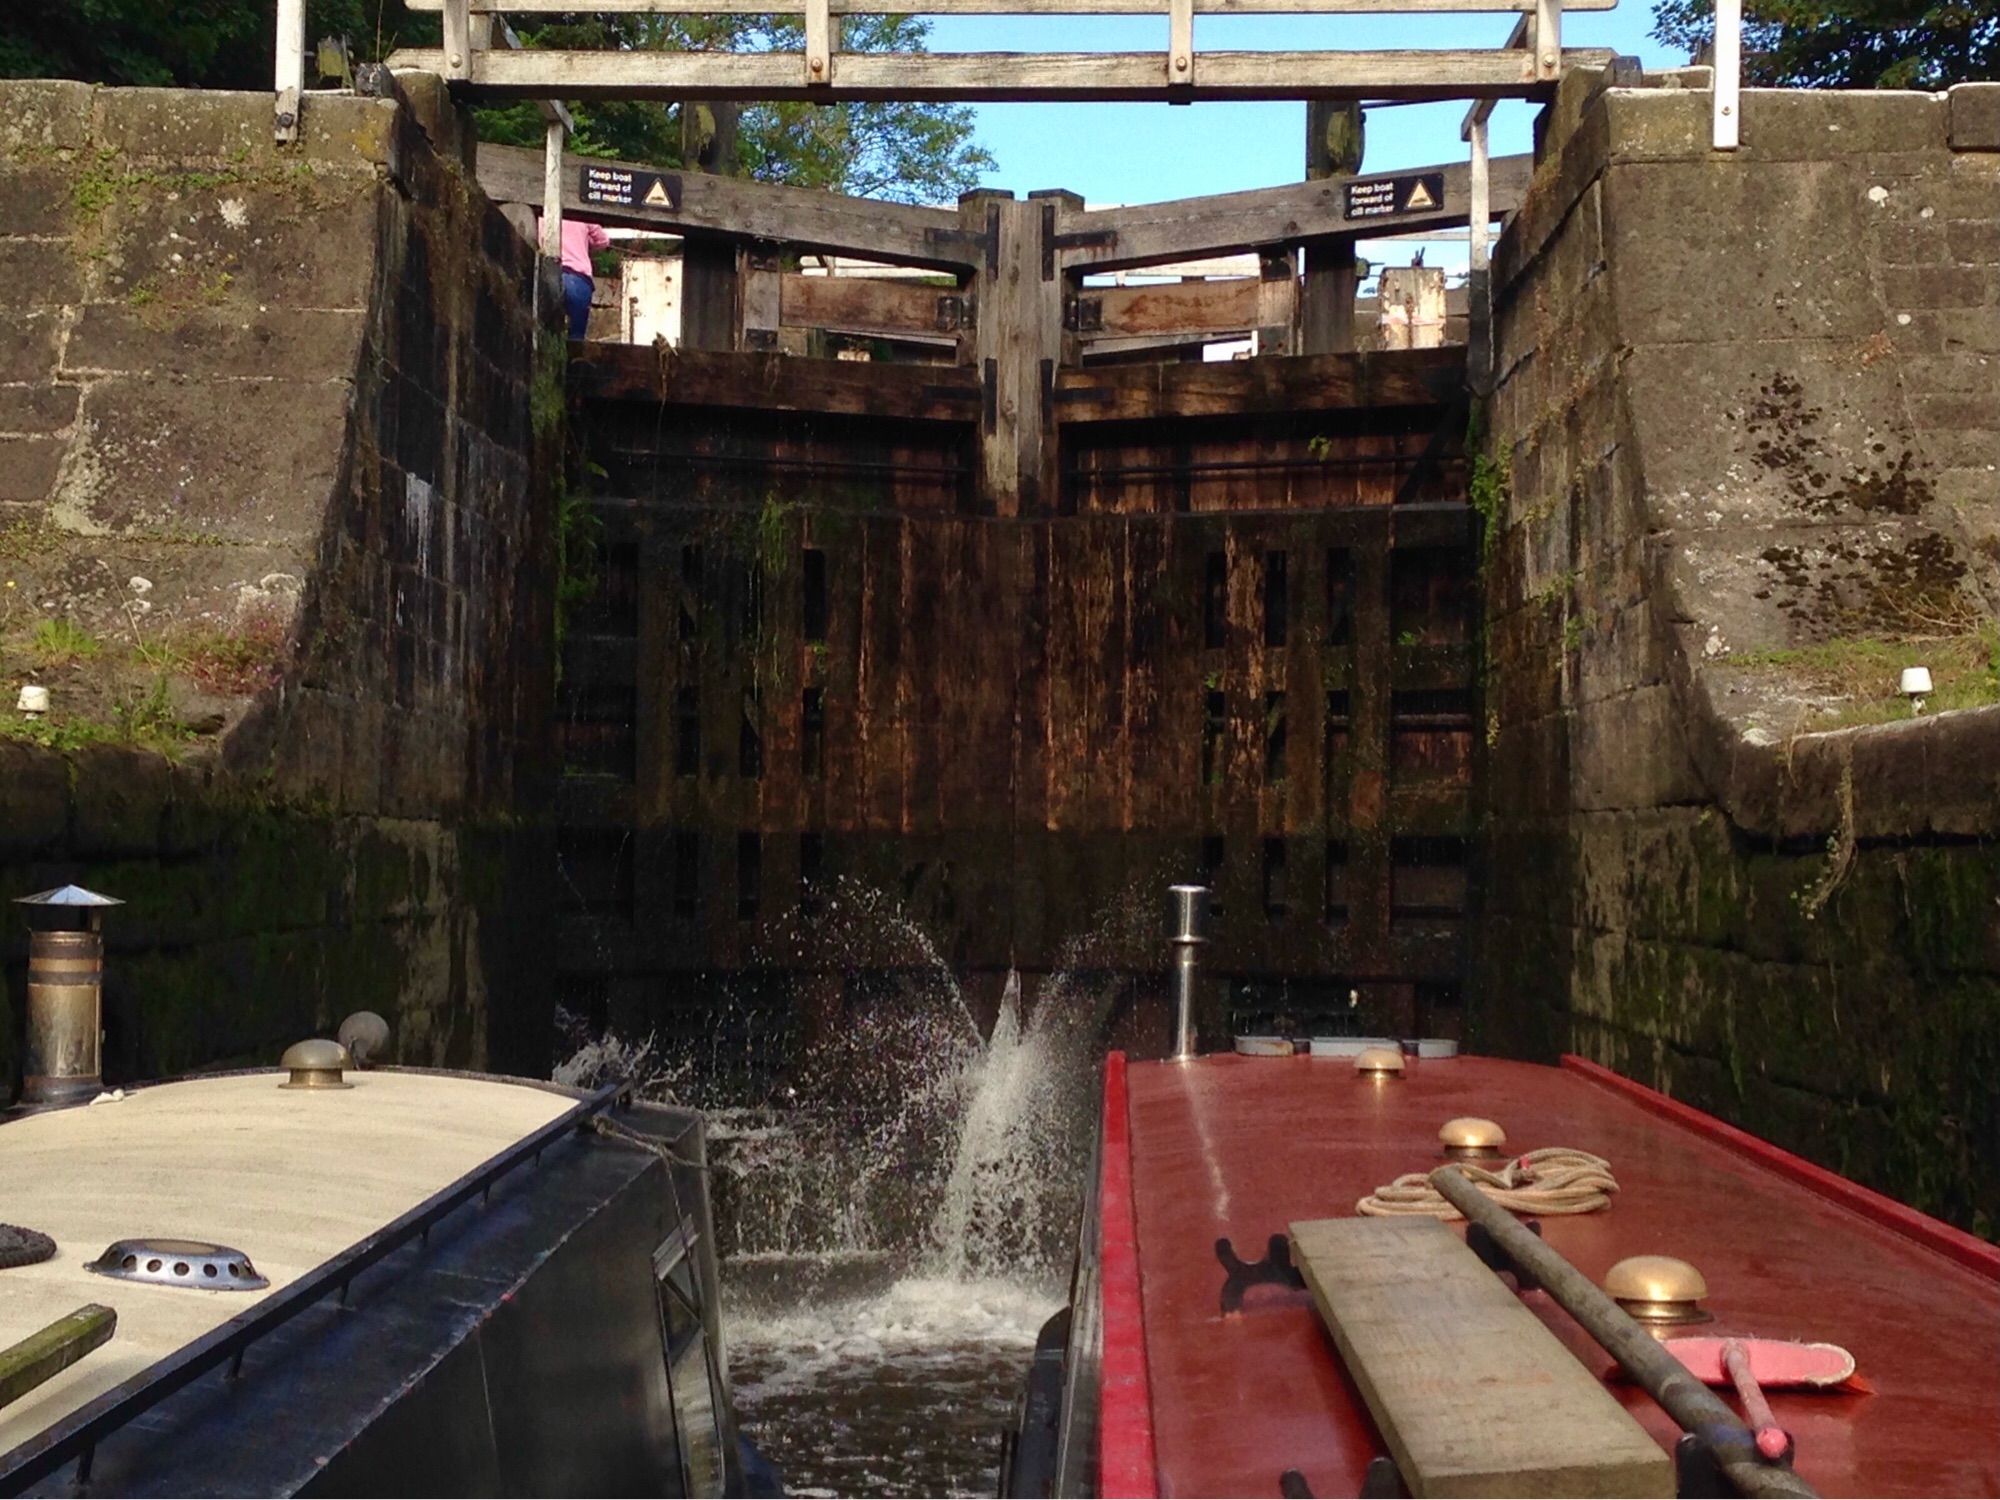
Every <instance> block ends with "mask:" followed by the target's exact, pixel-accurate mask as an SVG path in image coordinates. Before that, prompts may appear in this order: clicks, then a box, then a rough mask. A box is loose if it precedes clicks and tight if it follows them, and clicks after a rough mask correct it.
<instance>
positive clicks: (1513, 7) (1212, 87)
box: [390, 0, 1616, 103]
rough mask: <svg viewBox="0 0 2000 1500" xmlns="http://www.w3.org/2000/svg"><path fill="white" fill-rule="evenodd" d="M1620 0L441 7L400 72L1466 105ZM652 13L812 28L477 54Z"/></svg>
mask: <svg viewBox="0 0 2000 1500" xmlns="http://www.w3.org/2000/svg"><path fill="white" fill-rule="evenodd" d="M1615 3H1616V0H1568V3H1567V6H1565V0H923V4H922V6H921V7H920V10H921V13H922V14H925V15H932V14H936V15H946V14H949V15H1004V16H1021V17H1034V18H1039V19H1042V20H1044V21H1049V20H1055V21H1060V20H1067V19H1074V18H1075V17H1078V16H1088V15H1155V16H1159V17H1160V18H1161V19H1163V20H1164V21H1165V22H1166V23H1167V25H1166V46H1165V48H1164V50H1162V51H1158V52H964V53H931V52H926V53H895V52H885V53H876V52H867V53H863V52H844V51H842V50H841V46H840V25H839V18H840V17H841V16H842V15H843V14H855V13H873V12H875V11H877V10H879V4H878V0H594V3H593V0H585V3H583V4H576V3H572V0H412V9H416V10H431V11H442V12H443V15H444V45H443V46H442V47H441V48H437V49H431V50H423V51H408V52H399V53H397V54H396V55H395V56H394V57H392V58H391V59H390V65H391V66H392V67H397V68H420V69H424V70H426V71H431V72H436V73H440V74H442V75H443V76H444V77H446V78H448V79H452V80H454V81H455V82H458V83H460V84H461V85H463V86H464V87H465V88H466V89H468V90H469V91H471V92H473V93H475V94H478V95H482V96H488V97H496V96H497V97H522V96H526V97H541V96H547V95H559V96H562V97H566V98H592V97H612V98H671V99H702V98H757V99H803V100H809V101H812V100H817V101H824V102H829V103H830V102H834V101H837V100H847V99H868V100H874V99H893V100H982V101H999V100H1103V99H1126V100H1131V99H1160V100H1168V101H1177V102H1188V101H1192V100H1194V99H1201V98H1208V99H1325V98H1335V99H1381V100H1389V99H1458V98H1509V97H1528V96H1533V95H1536V94H1539V93H1542V92H1543V91H1545V90H1546V89H1547V88H1548V86H1549V85H1550V84H1552V83H1553V82H1554V81H1555V80H1556V79H1558V78H1559V77H1561V76H1562V70H1563V68H1564V66H1565V65H1566V64H1568V65H1572V66H1573V65H1576V64H1578V63H1583V64H1586V65H1588V64H1591V63H1593V62H1594V63H1596V64H1600V65H1601V64H1602V63H1603V62H1604V61H1605V60H1607V59H1608V54H1605V53H1592V52H1584V51H1571V52H1567V53H1566V52H1565V51H1564V48H1563V44H1562V15H1563V11H1564V9H1565V8H1567V9H1570V10H1609V9H1611V8H1612V6H1613V5H1614V4H1615ZM502 10H506V11H513V12H515V13H517V14H527V13H531V12H556V11H561V12H576V11H581V12H593V11H594V12H602V13H621V14H627V15H630V14H634V13H646V14H655V15H719V14H743V13H749V14H758V15H765V14H772V15H787V16H799V17H802V18H803V20H804V27H803V30H804V42H805V45H804V47H803V49H802V50H800V51H796V52H793V51H782V52H780V51H773V52H758V53H728V52H660V51H625V52H603V51H540V50H537V51H526V52H517V51H511V50H506V49H501V48H494V47H488V46H481V45H480V40H481V39H480V37H479V35H478V31H477V29H476V27H475V26H474V22H475V21H476V20H478V19H481V18H483V17H486V16H489V15H492V14H495V13H497V12H499V11H502ZM1481 11H1484V12H1495V11H1497V12H1521V13H1524V15H1525V16H1526V17H1527V19H1528V21H1529V25H1528V27H1527V32H1526V42H1527V45H1526V46H1525V47H1518V48H1510V47H1504V46H1503V47H1480V48H1448V49H1437V50H1415V49H1396V50H1390V51H1362V50H1340V51H1293V50H1288V51H1283V52H1248V51H1236V50H1208V51H1202V50H1199V49H1197V47H1196V45H1195V24H1194V23H1195V17H1196V16H1197V15H1205V16H1208V15H1247V14H1282V15H1331V14H1361V15H1398V14H1408V13H1414V12H1425V13H1437V12H1481Z"/></svg>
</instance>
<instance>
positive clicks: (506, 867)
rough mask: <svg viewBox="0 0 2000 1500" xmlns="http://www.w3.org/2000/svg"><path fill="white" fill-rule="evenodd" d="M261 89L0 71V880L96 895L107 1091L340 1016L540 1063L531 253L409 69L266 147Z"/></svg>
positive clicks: (540, 658)
mask: <svg viewBox="0 0 2000 1500" xmlns="http://www.w3.org/2000/svg"><path fill="white" fill-rule="evenodd" d="M270 108H271V106H270V101H269V98H268V97H267V96H264V95H248V94H240V95H239V94H217V93H193V92H183V91H169V90H150V89H93V88H90V87H88V86H85V85H81V84H70V83H58V82H32V83H8V84H4V85H0V121H4V123H0V265H4V266H5V268H6V269H5V274H4V275H0V302H4V303H5V304H6V308H5V314H4V316H5V318H6V321H7V323H8V325H9V335H8V338H7V339H6V340H5V347H4V350H0V578H4V580H5V581H6V583H7V584H8V585H9V586H8V587H7V588H6V590H5V597H6V603H5V605H0V608H5V609H6V610H7V618H6V619H5V620H4V621H0V653H4V655H5V656H6V658H7V660H6V669H7V670H6V676H7V681H8V686H7V703H6V705H5V709H6V712H7V713H8V714H9V716H10V718H11V719H12V720H13V722H12V723H11V724H10V726H9V727H10V735H9V737H5V738H0V896H4V897H8V898H12V897H16V896H21V895H25V894H27V893H29V892H31V891H35V890H39V889H42V888H44V887H47V886H50V885H54V884H58V883H60V882H63V881H69V880H77V881H81V882H82V883H84V884H87V885H89V886H91V887H94V888H96V889H100V890H103V891H105V892H107V893H109V894H112V895H115V896H119V897H122V898H124V899H125V900H126V901H127V903H128V905H127V906H125V907H124V908H122V909H120V910H118V911H115V912H113V913H112V914H111V916H110V919H109V921H108V922H107V924H106V925H107V939H108V948H109V955H108V959H109V961H108V965H107V993H106V1027H107V1033H108V1035H107V1052H106V1071H107V1076H110V1077H112V1078H114V1079H117V1080H129V1079H133V1078H145V1077H155V1076H160V1075H162V1074H169V1073H174V1072H177V1071H181V1070H185V1069H189V1068H193V1067H197V1066H201V1065H206V1064H214V1063H218V1062H232V1061H241V1062H256V1063H261V1064H269V1063H270V1062H272V1061H274V1060H275V1058H276V1056H277V1054H278V1051H279V1050H280V1049H281V1048H282V1047H283V1046H285V1045H286V1044H287V1043H289V1042H291V1041H293V1040H296V1039H297V1038H299V1037H300V1036H303V1035H307V1034H310V1033H312V1032H314V1031H316V1030H317V1031H327V1030H328V1029H329V1028H330V1027H331V1026H332V1025H334V1024H337V1023H338V1021H339V1019H340V1018H341V1016H343V1015H344V1014H346V1013H347V1012H349V1011H352V1010H356V1009H361V1008H371V1009H374V1010H377V1011H380V1012H381V1013H382V1014H384V1015H385V1016H388V1017H389V1018H390V1019H391V1021H392V1023H393V1024H394V1026H395V1048H396V1055H397V1057H398V1059H399V1060H401V1061H404V1062H410V1063H430V1064H443V1065H451V1066H465V1067H478V1066H489V1065H490V1066H495V1067H501V1068H514V1069H525V1070H531V1071H533V1070H540V1069H544V1068H545V1067H546V1065H547V1059H546V1053H547V1047H548V1041H547V1021H548V1015H549V1008H550V1000H549V985H548V981H547V966H546V952H547V944H546V942H545V941H543V940H542V937H541V935H540V931H539V929H538V927H537V921H538V919H539V916H540V914H541V913H542V912H543V911H544V910H545V905H546V896H547V890H546V880H547V871H548V867H549V863H550V851H551V848H552V842H551V839H550V837H549V835H548V834H547V832H546V831H545V828H544V827H543V825H541V824H540V823H538V821H537V820H538V817H539V816H540V810H541V809H543V808H544V807H545V806H546V799H547V787H548V774H549V762H548V756H547V753H546V742H547V735H548V729H547V712H546V707H545V705H546V704H547V702H548V699H549V695H550V692H551V690H552V688H551V674H550V670H549V666H548V653H547V652H546V651H543V650H536V649H533V646H532V643H533V642H536V641H540V640H546V639H548V638H549V636H550V635H551V633H552V630H553V625H552V616H551V609H552V604H551V601H552V593H553V571H554V568H553V544H552V524H553V502H552V498H551V494H550V490H549V485H548V481H547V478H546V475H547V473H548V472H549V470H550V468H551V466H550V465H548V464H546V463H543V464H540V465H539V466H538V463H537V441H538V439H537V432H536V428H535V425H534V423H533V422H532V420H531V415H530V407H531V405H532V391H531V387H532V384H533V381H534V378H535V371H536V368H537V367H536V364H535V361H534V355H533V349H534V324H533V314H532V306H533V303H532V287H533V276H534V262H533V257H532V253H531V251H530V250H529V248H528V247H527V246H526V245H525V244H523V243H522V242H521V240H520V238H519V236H518V235H516V234H515V233H514V231H513V230H512V229H511V228H510V227H509V226H508V225H507V224H506V223H505V221H504V220H503V219H501V217H500V215H499V213H498V211H497V210H496V209H494V208H493V207H492V206H491V205H489V204H487V203H486V202H485V201H484V199H483V197H482V195H481V194H480V193H479V191H478V189H477V187H476V186H474V185H473V184H472V182H471V179H470V174H469V170H468V160H467V157H466V154H465V153H466V152H468V151H469V149H470V146H469V141H468V140H467V139H466V138H465V137H464V136H463V134H462V133H461V130H460V125H459V122H458V120H457V119H456V117H455V116H454V115H453V114H452V113H451V112H450V111H449V109H448V108H443V107H441V97H440V96H439V95H438V94H437V93H436V92H435V91H433V92H432V93H430V94H428V95H421V96H420V98H419V100H418V101H417V102H415V103H412V102H410V101H408V100H404V101H402V102H398V101H395V100H384V99H363V98H342V97H331V96H327V97H320V98H316V99H315V100H314V101H313V106H312V108H311V110H310V111H309V112H308V113H309V116H310V118H309V119H308V121H307V124H306V129H305V134H304V138H303V140H302V142H301V143H300V145H299V146H298V147H297V148H295V149H291V150H287V151H284V152H279V151H277V150H275V149H274V148H273V146H272V144H271V140H270V134H271V130H270ZM559 378H560V376H559V369H558V371H557V372H556V374H555V375H554V377H553V380H545V384H553V382H554V381H559ZM557 389H558V390H559V386H558V387H557ZM556 406H557V408H558V409H559V396H558V398H557V401H556ZM44 619H59V620H62V621H64V622H67V625H68V626H69V627H72V628H73V633H69V634H65V635H64V636H61V637H53V636H48V635H44V636H42V637H36V636H34V635H33V634H31V632H32V630H33V629H34V627H35V626H36V625H37V623H38V622H39V621H41V620H44ZM51 644H53V646H54V647H55V649H49V648H50V646H51ZM65 647H67V648H68V649H66V650H65V649H63V648H65ZM24 676H32V677H33V678H34V680H37V681H40V682H43V683H46V684H47V685H48V686H49V687H50V689H51V697H52V699H53V703H54V712H53V713H52V714H51V715H50V717H49V719H48V720H46V721H44V722H43V724H42V725H40V726H24V725H23V724H22V723H21V721H20V720H19V718H18V716H16V715H14V714H13V697H14V684H15V683H16V682H17V681H19V680H22V678H23V677H24ZM31 729H38V730H39V735H38V739H39V742H37V738H29V737H24V736H25V735H27V733H28V732H29V731H30V730H31ZM4 933H5V935H4V938H0V954H4V957H5V962H4V965H0V977H4V990H5V992H6V993H7V994H8V995H10V996H11V997H13V1008H14V1009H15V1011H16V1012H18V1008H19V998H18V997H19V995H20V993H21V982H22V969H21V965H22V962H23V957H24V944H23V938H22V931H21V924H20V923H19V922H17V921H15V920H14V919H13V918H11V917H10V918H8V919H6V922H5V928H4ZM18 1025H19V1020H18V1014H17V1015H16V1018H15V1022H14V1024H13V1025H12V1026H10V1027H8V1028H6V1029H5V1032H4V1034H0V1035H4V1037H5V1038H7V1039H6V1040H0V1049H5V1050H6V1053H7V1054H8V1055H6V1056H5V1061H6V1063H7V1065H8V1067H9V1071H10V1072H11V1071H15V1070H16V1069H17V1067H18V1064H17V1062H16V1060H15V1059H14V1058H13V1057H12V1056H11V1050H12V1041H11V1038H13V1037H14V1036H16V1035H17V1034H18Z"/></svg>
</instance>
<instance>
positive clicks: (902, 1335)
mask: <svg viewBox="0 0 2000 1500" xmlns="http://www.w3.org/2000/svg"><path fill="white" fill-rule="evenodd" d="M1145 889H1150V887H1147V888H1145ZM1152 906H1153V903H1152V901H1151V899H1150V897H1147V896H1145V895H1144V894H1143V893H1142V891H1141V890H1139V889H1135V890H1134V891H1132V892H1128V893H1127V894H1126V895H1125V896H1124V897H1122V898H1121V899H1120V900H1118V901H1115V902H1113V903H1112V904H1111V905H1110V906H1109V907H1108V908H1107V909H1106V910H1105V912H1103V913H1101V914H1100V917H1099V919H1098V921H1097V923H1096V924H1095V925H1094V926H1093V927H1092V928H1091V929H1090V930H1089V931H1087V932H1085V933H1082V934H1079V935H1077V936H1076V937H1075V938H1074V939H1072V941H1071V942H1070V943H1068V944H1067V945H1066V946H1065V950H1064V953H1063V964H1062V967H1061V969H1060V971H1059V972H1057V973H1055V974H1053V975H1050V976H1047V977H1046V978H1045V979H1044V980H1043V981H1042V983H1041V984H1040V986H1039V988H1038V993H1037V994H1036V996H1035V1003H1034V1004H1033V1005H1032V1006H1031V1005H1029V1003H1028V996H1027V995H1026V994H1025V993H1024V985H1023V983H1022V978H1021V976H1020V975H1019V974H1018V973H1013V972H1010V973H1009V974H1008V975H1007V977H1006V982H1005V985H1004V987H1003V989H1002V991H1001V996H1000V1002H999V1009H998V1013H997V1016H996V1018H995V1021H994V1025H993V1029H992V1033H991V1035H990V1036H988V1037H987V1038H986V1039H985V1040H984V1041H982V1040H981V1038H980V1033H979V1028H978V1027H977V1025H976V1024H975V1023H974V1020H973V1017H972V1013H971V1007H970V1006H969V1005H968V1003H967V999H966V995H965V993H964V990H963V987H962V986H961V984H960V982H959V980H958V978H957V976H956V975H955V974H953V973H952V971H951V969H950V968H949V966H948V965H947V964H946V963H945V961H944V959H943V957H942V956H941V955H940V954H939V953H938V951H937V949H936V947H935V945H934V944H933V942H932V940H931V938H930V937H929V935H928V934H927V933H926V932H924V930H923V929H922V927H921V926H920V925H919V924H918V923H917V922H915V921H914V920H913V919H911V918H910V917H909V916H908V914H907V913H906V912H905V911H904V910H903V909H902V907H901V906H900V905H899V904H898V903H896V902H895V901H894V900H893V899H892V898H889V897H887V896H885V895H883V894H882V893H881V892H879V891H875V890H872V889H870V888H867V887H863V886H860V885H858V884H853V883H848V882H842V883H840V884H839V885H838V886H837V887H836V888H835V889H834V890H833V891H832V892H831V893H830V896H829V899H828V901H827V903H826V909H825V911H824V913H823V915H822V917H820V918H819V919H816V920H814V921H813V922H811V923H810V924H805V923H801V924H800V925H799V926H798V927H797V928H795V929H794V930H792V931H790V932H788V933H786V934H784V935H783V937H782V938H781V941H783V942H784V943H785V944H786V947H787V950H788V951H787V955H786V956H787V957H788V958H789V959H790V960H792V961H793V962H799V961H801V960H804V961H807V962H810V963H811V964H812V965H813V966H815V967H819V968H821V969H822V970H823V972H825V973H827V974H829V975H832V976H837V978H835V979H832V980H829V984H830V985H834V986H837V987H838V988H839V990H840V992H841V995H840V998H841V999H842V1001H843V1002H844V1007H843V1008H844V1014H843V1015H842V1017H841V1020H840V1024H839V1025H837V1026H835V1027H832V1028H829V1029H827V1031H826V1034H824V1035H822V1036H821V1037H820V1038H819V1040H818V1041H817V1042H816V1043H815V1044H814V1045H813V1047H812V1048H811V1049H810V1050H809V1051H808V1052H807V1054H806V1055H805V1056H804V1057H803V1058H801V1059H800V1060H799V1062H798V1065H797V1066H796V1068H795V1070H794V1073H793V1075H792V1079H791V1084H790V1089H791V1093H790V1095H789V1097H787V1098H786V1099H784V1100H783V1105H784V1107H781V1108H772V1107H768V1106H754V1107H746V1106H742V1105H739V1106H737V1107H732V1108H711V1109H710V1110H709V1141H710V1152H711V1159H712V1161H713V1162H714V1164H715V1174H714V1177H713V1178H712V1179H711V1181H712V1183H713V1185H714V1190H715V1198H716V1212H717V1218H718V1225H717V1228H718V1235H719V1238H720V1243H721V1246H722V1248H723V1249H724V1251H725V1252H726V1255H725V1260H724V1263H723V1280H724V1283H725V1285H724V1316H725V1340H726V1343H727V1346H728V1351H729V1360H730V1366H731V1379H732V1383H733V1386H734V1391H735V1398H736V1405H737V1409H738V1413H739V1416H740V1418H741V1421H742V1423H743V1426H744V1430H745V1431H746V1432H747V1433H748V1434H749V1435H750V1436H751V1437H753V1438H754V1439H755V1440H756V1441H757V1442H758V1443H759V1445H760V1446H761V1447H763V1448H764V1450H765V1452H766V1453H767V1455H768V1456H769V1457H771V1459H772V1460H773V1461H774V1462H775V1463H777V1465H778V1467H779V1469H780V1471H781V1472H782V1473H783V1474H784V1476H785V1480H786V1484H787V1487H788V1488H789V1489H790V1490H791V1492H792V1493H795V1494H815V1493H816V1494H884V1495H894V1494H991V1493H993V1490H994V1486H995V1483H996V1481H997V1478H998V1469H999V1457H1000V1454H999V1440H1000V1439H999V1435H1000V1433H1001V1432H1002V1431H1003V1430H1004V1429H1005V1427H1006V1426H1007V1425H1008V1424H1009V1423H1010V1421H1011V1419H1012V1412H1013V1403H1014V1400H1015V1398H1016V1396H1017V1395H1018V1393H1019V1389H1020V1382H1021V1379H1022V1377H1023V1375H1024V1374H1025V1372H1026V1368H1027V1361H1028V1357H1029V1355H1030V1353H1031V1351H1032V1349H1033V1347H1034V1340H1035V1335H1036V1333H1037V1331H1038V1330H1039V1328H1040V1326H1041V1324H1042V1323H1043V1322H1044V1321H1045V1320H1046V1319H1047V1317H1048V1316H1049V1315H1050V1314H1051V1313H1053V1312H1054V1311H1055V1310H1056V1308H1057V1307H1058V1306H1059V1305H1060V1304H1061V1301H1062V1294H1063V1281H1064V1277H1065V1276H1066V1274H1067V1271H1068V1268H1069V1259H1070V1255H1071V1253H1072V1251H1073V1248H1074V1234H1075V1230H1076V1227H1077V1223H1076V1219H1077V1212H1078V1208H1079V1205H1080V1201H1081V1193H1082V1185H1083V1183H1082V1178H1083V1172H1084V1170H1085V1167H1086V1164H1087V1161H1088V1158H1089V1151H1090V1144H1091V1140H1092V1135H1093V1131H1094V1125H1095V1116H1096V1110H1095V1101H1096V1077H1097V1067H1098V1063H1099V1060H1100V1058H1101V1056H1102V1051H1103V1038H1104V1028H1105V1023H1106V1019H1107V1017H1108V1015H1109V1014H1110V1012H1111V1010H1112V1008H1113V1006H1114V1004H1115V1002H1116V1000H1117V998H1118V996H1119V995H1120V994H1121V993H1122V988H1121V986H1122V985H1123V984H1124V983H1125V981H1120V980H1118V979H1116V978H1114V977H1111V974H1112V971H1118V970H1123V971H1125V972H1126V973H1129V972H1131V971H1132V970H1133V969H1134V968H1137V967H1142V966H1143V964H1144V955H1147V954H1149V953H1150V954H1151V955H1152V956H1153V959H1154V962H1157V948H1156V946H1155V944H1156V941H1157V939H1156V936H1155V930H1156V921H1155V919H1154V914H1153V911H1152ZM1135 959H1136V960H1138V961H1137V962H1136V963H1135V962H1134V960H1135Z"/></svg>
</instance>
